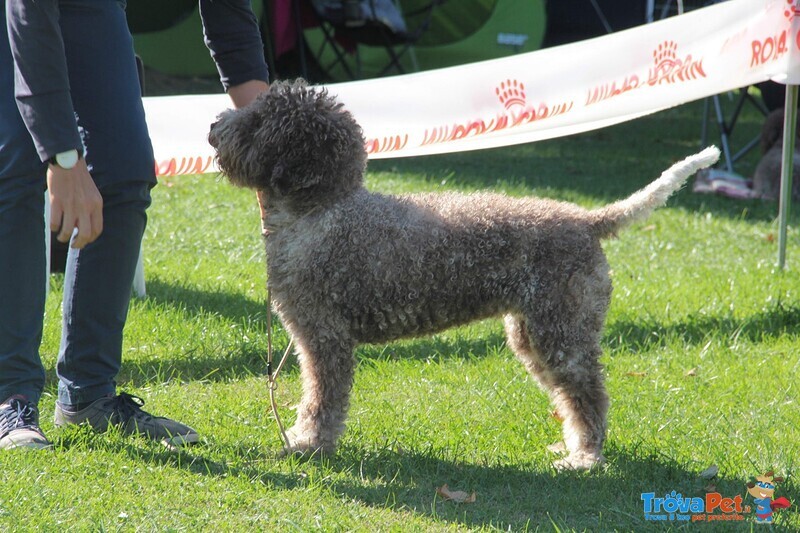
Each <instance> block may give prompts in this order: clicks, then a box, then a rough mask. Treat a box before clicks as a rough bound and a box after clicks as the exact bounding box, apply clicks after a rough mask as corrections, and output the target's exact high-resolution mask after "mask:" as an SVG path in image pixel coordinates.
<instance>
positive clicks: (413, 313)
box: [209, 80, 719, 468]
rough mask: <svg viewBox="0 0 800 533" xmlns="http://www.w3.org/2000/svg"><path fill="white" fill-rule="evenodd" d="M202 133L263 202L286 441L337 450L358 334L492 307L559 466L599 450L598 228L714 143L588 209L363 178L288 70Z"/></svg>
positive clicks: (638, 212) (344, 117)
mask: <svg viewBox="0 0 800 533" xmlns="http://www.w3.org/2000/svg"><path fill="white" fill-rule="evenodd" d="M209 141H210V143H211V144H212V145H213V146H214V148H215V149H216V151H217V159H218V162H219V165H220V168H221V169H222V170H223V172H224V173H225V174H226V175H227V176H228V178H229V179H230V180H231V182H233V183H234V184H236V185H241V186H245V187H250V188H253V189H256V190H258V191H259V195H260V197H261V200H262V203H263V204H264V207H265V214H264V220H263V224H264V229H265V235H266V239H265V241H266V251H267V258H268V275H269V283H270V286H271V289H272V297H273V302H274V305H275V309H276V311H277V312H278V314H279V315H280V318H281V320H282V321H283V324H284V326H285V327H286V329H287V330H288V331H289V332H290V334H291V335H293V336H294V338H295V341H296V343H297V349H298V352H299V358H300V366H301V377H302V382H303V398H302V401H301V403H300V406H299V409H298V413H297V422H296V423H295V425H294V427H293V428H291V430H290V431H289V438H290V441H291V449H290V450H289V451H292V452H313V451H322V452H329V451H332V450H333V449H334V448H335V446H336V441H337V439H338V438H339V436H340V435H341V433H342V431H343V430H344V424H345V417H346V414H347V409H348V404H349V394H350V389H351V387H352V383H353V370H354V357H353V351H354V349H355V347H356V346H357V345H359V344H361V343H383V342H387V341H390V340H393V339H399V338H402V337H411V336H419V335H425V334H429V333H433V332H436V331H440V330H443V329H445V328H449V327H452V326H457V325H459V324H464V323H466V322H469V321H472V320H476V319H482V318H486V317H491V316H498V315H502V316H505V327H506V331H507V334H508V341H509V345H510V346H511V349H512V350H513V351H514V353H515V354H516V355H517V357H518V358H519V359H520V360H521V361H522V362H523V364H524V365H525V367H526V368H527V369H528V371H529V372H530V373H531V374H532V375H533V376H534V377H535V378H536V380H537V381H538V382H539V383H540V384H541V385H542V387H544V389H545V390H547V392H548V393H549V394H550V396H551V398H552V400H553V402H554V404H555V407H556V409H557V411H558V413H559V415H560V416H561V418H562V419H563V421H564V426H563V427H564V445H562V448H565V450H566V451H567V452H568V455H567V456H566V457H565V458H564V459H563V460H562V461H560V462H559V463H558V465H559V466H561V467H567V468H570V467H571V468H589V467H591V466H592V465H594V464H596V463H598V462H599V461H601V460H602V446H603V441H604V439H605V433H606V411H607V410H608V396H607V395H606V391H605V387H604V384H603V374H602V372H601V365H600V363H599V362H598V358H599V357H600V354H601V349H600V342H599V341H600V336H601V330H602V328H603V322H604V320H605V316H606V310H607V309H608V305H609V300H610V298H611V280H610V279H609V273H608V263H607V262H606V258H605V256H604V255H603V250H602V248H601V246H600V239H601V238H604V237H609V236H612V235H614V233H615V232H617V231H618V230H619V229H621V228H622V227H623V226H625V225H626V224H629V223H631V222H632V221H634V220H639V219H642V218H644V217H646V216H647V215H648V214H649V213H650V212H652V211H653V210H654V209H655V208H656V207H659V206H661V205H662V204H664V203H665V202H666V200H667V198H668V197H669V195H670V194H671V193H673V192H674V191H675V190H677V189H678V188H680V187H681V185H682V184H683V183H684V181H685V180H686V179H687V178H688V177H689V176H690V175H691V174H693V173H694V172H695V171H696V170H698V169H700V168H703V167H706V166H708V165H711V164H713V163H714V162H715V161H716V160H717V158H718V156H719V151H718V150H717V149H716V148H709V149H706V150H705V151H703V152H702V153H700V154H698V155H696V156H693V157H690V158H688V159H686V160H685V161H683V162H681V163H678V164H676V165H675V166H673V167H672V168H671V169H669V170H668V171H666V172H665V173H664V174H663V175H662V176H661V178H660V179H658V180H656V181H655V182H653V183H652V184H650V185H649V186H648V187H646V188H645V189H643V190H642V191H640V192H638V193H636V194H634V195H633V196H631V197H630V198H628V199H627V200H624V201H621V202H618V203H615V204H612V205H609V206H607V207H604V208H601V209H597V210H593V211H587V210H586V209H583V208H581V207H578V206H576V205H572V204H568V203H564V202H557V201H553V200H547V199H541V198H509V197H506V196H502V195H499V194H492V193H479V194H469V195H463V194H456V193H445V194H418V195H406V196H387V195H382V194H376V193H372V192H369V191H367V190H366V189H365V188H364V187H363V185H362V178H363V174H364V171H365V167H366V161H367V155H366V153H365V150H364V139H363V137H362V134H361V129H360V127H359V126H358V124H356V122H355V121H354V120H353V118H352V116H351V115H350V114H349V113H348V112H346V111H345V110H344V109H343V108H342V105H341V104H339V103H337V102H336V100H335V99H334V98H333V97H331V96H329V95H328V94H327V93H326V91H320V90H317V89H314V88H312V87H308V86H307V85H306V84H305V83H304V82H302V81H300V80H298V81H297V82H294V83H276V84H274V85H273V86H272V87H271V89H270V90H269V92H268V93H267V94H264V95H262V96H260V97H259V98H258V99H257V100H256V101H255V102H254V103H253V104H252V105H250V106H249V107H246V108H244V109H241V110H238V111H228V112H225V113H223V114H222V115H221V116H220V117H219V120H218V122H217V123H216V124H214V125H213V126H212V129H211V133H210V134H209Z"/></svg>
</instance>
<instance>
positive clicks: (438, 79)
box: [144, 0, 800, 176]
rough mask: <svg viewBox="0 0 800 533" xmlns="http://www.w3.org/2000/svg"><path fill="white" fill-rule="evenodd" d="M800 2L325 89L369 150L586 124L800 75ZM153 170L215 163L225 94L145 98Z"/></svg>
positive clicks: (480, 143)
mask: <svg viewBox="0 0 800 533" xmlns="http://www.w3.org/2000/svg"><path fill="white" fill-rule="evenodd" d="M799 62H800V0H730V1H728V2H723V3H721V4H717V5H713V6H710V7H706V8H703V9H698V10H695V11H691V12H689V13H687V14H684V15H681V16H679V17H671V18H669V19H666V20H663V21H660V22H655V23H652V24H648V25H646V26H640V27H637V28H633V29H630V30H626V31H622V32H618V33H614V34H611V35H607V36H603V37H599V38H596V39H591V40H587V41H581V42H578V43H573V44H569V45H565V46H559V47H555V48H548V49H544V50H540V51H536V52H531V53H527V54H520V55H516V56H512V57H508V58H503V59H497V60H493V61H484V62H480V63H472V64H468V65H462V66H458V67H452V68H446V69H440V70H433V71H427V72H420V73H415V74H408V75H403V76H394V77H389V78H379V79H372V80H365V81H358V82H349V83H340V84H331V85H328V86H327V88H328V90H329V91H330V92H331V93H332V94H334V95H336V96H338V98H339V99H340V100H341V101H342V102H343V103H344V104H345V107H346V108H347V109H348V110H349V111H350V112H351V113H352V114H353V115H354V116H355V118H356V120H357V121H358V122H359V123H360V124H361V126H362V128H363V130H364V135H365V137H366V147H367V151H368V153H369V155H370V157H371V158H387V157H404V156H418V155H425V154H436V153H444V152H458V151H465V150H476V149H480V148H491V147H497V146H507V145H512V144H519V143H526V142H531V141H537V140H542V139H549V138H553V137H558V136H562V135H570V134H574V133H580V132H584V131H589V130H593V129H597V128H602V127H604V126H609V125H612V124H617V123H620V122H623V121H626V120H630V119H633V118H636V117H640V116H643V115H646V114H649V113H654V112H656V111H660V110H662V109H666V108H669V107H673V106H676V105H680V104H683V103H686V102H690V101H692V100H697V99H700V98H704V97H707V96H711V95H714V94H718V93H722V92H725V91H729V90H733V89H737V88H740V87H746V86H748V85H752V84H754V83H758V82H761V81H765V80H768V79H773V80H775V81H779V82H782V83H791V84H798V83H800V66H799V64H798V63H799ZM144 103H145V111H146V113H147V123H148V127H149V128H150V135H151V137H152V139H153V147H154V150H155V154H156V162H157V163H156V167H157V174H158V175H161V176H164V175H174V174H195V173H202V172H214V171H217V168H216V165H215V163H214V157H213V156H214V152H213V150H212V148H211V147H210V146H209V144H208V142H207V140H206V135H207V133H208V128H209V125H210V124H211V123H212V122H213V121H214V120H215V118H216V116H217V115H218V114H219V113H220V112H221V111H222V110H224V109H226V108H228V107H230V105H231V104H230V100H229V99H228V97H227V96H226V95H208V96H170V97H149V98H145V99H144Z"/></svg>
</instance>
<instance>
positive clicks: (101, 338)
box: [55, 0, 198, 445]
mask: <svg viewBox="0 0 800 533" xmlns="http://www.w3.org/2000/svg"><path fill="white" fill-rule="evenodd" d="M59 5H60V7H61V19H60V25H61V31H62V34H63V36H64V47H65V50H66V54H67V65H68V68H69V76H70V87H71V91H72V99H73V103H74V106H75V111H76V114H77V116H78V125H79V127H80V128H81V129H82V135H83V139H84V144H85V146H86V162H87V165H88V168H89V172H90V173H91V175H92V178H93V179H94V180H95V183H96V184H97V188H98V189H99V191H100V193H101V194H102V196H103V233H102V234H101V235H100V237H98V239H97V240H96V241H94V242H93V243H91V244H89V245H87V246H86V247H84V248H83V249H81V250H74V249H71V250H70V252H69V254H68V257H67V267H66V273H65V277H64V303H63V314H64V319H63V327H62V338H61V349H60V351H59V358H58V364H57V367H56V370H57V374H58V378H59V385H58V402H57V404H56V413H55V422H56V425H58V426H62V425H67V424H78V423H88V424H89V425H91V426H92V427H93V428H94V429H96V430H98V431H104V430H105V429H107V427H108V426H109V424H113V425H119V426H121V427H122V429H123V431H125V432H127V433H138V434H143V435H145V436H147V437H149V438H152V439H155V440H160V441H165V442H167V443H168V444H172V445H175V444H185V443H192V442H196V441H197V440H198V435H197V433H196V432H195V431H194V430H193V429H192V428H190V427H188V426H185V425H183V424H180V423H179V422H175V421H172V420H169V419H167V418H163V417H154V416H152V415H150V414H149V413H147V412H145V411H143V410H142V409H141V407H142V405H143V404H144V402H143V401H141V400H140V399H138V398H136V397H134V396H130V395H127V394H124V393H123V394H119V395H116V381H115V378H116V375H117V373H118V372H119V369H120V366H121V362H122V332H123V328H124V326H125V321H126V318H127V314H128V304H129V302H130V296H131V285H132V283H133V278H134V273H135V270H136V262H137V259H138V256H139V250H140V244H141V240H142V235H143V233H144V229H145V225H146V222H147V215H146V209H147V207H148V206H149V205H150V189H151V187H152V186H153V185H155V182H156V180H155V162H154V158H153V150H152V147H151V145H150V137H149V135H148V132H147V126H146V123H145V117H144V108H143V106H142V102H141V91H140V85H139V79H138V73H137V68H136V61H135V56H134V53H133V40H132V38H131V36H130V33H129V31H128V26H127V22H126V20H125V13H124V10H123V7H122V5H123V2H117V1H115V0H105V1H97V0H62V1H61V2H60V4H59Z"/></svg>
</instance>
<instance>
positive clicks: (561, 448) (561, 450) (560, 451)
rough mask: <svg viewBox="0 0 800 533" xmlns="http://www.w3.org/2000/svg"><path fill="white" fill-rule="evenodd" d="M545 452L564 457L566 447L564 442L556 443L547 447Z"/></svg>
mask: <svg viewBox="0 0 800 533" xmlns="http://www.w3.org/2000/svg"><path fill="white" fill-rule="evenodd" d="M547 451H548V452H550V453H554V454H556V455H564V454H565V453H567V445H566V444H564V441H563V440H562V441H560V442H556V443H555V444H551V445H550V446H548V447H547Z"/></svg>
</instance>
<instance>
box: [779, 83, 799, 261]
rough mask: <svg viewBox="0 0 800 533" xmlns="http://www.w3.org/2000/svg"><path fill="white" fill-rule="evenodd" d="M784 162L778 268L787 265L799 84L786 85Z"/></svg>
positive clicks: (782, 167) (782, 169)
mask: <svg viewBox="0 0 800 533" xmlns="http://www.w3.org/2000/svg"><path fill="white" fill-rule="evenodd" d="M783 109H784V113H783V162H782V165H781V196H780V207H779V209H778V268H780V269H781V270H783V269H784V267H785V266H786V226H787V224H788V221H789V207H790V206H791V203H792V170H793V169H794V141H795V136H796V135H797V85H787V86H786V104H785V105H784V107H783Z"/></svg>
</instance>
